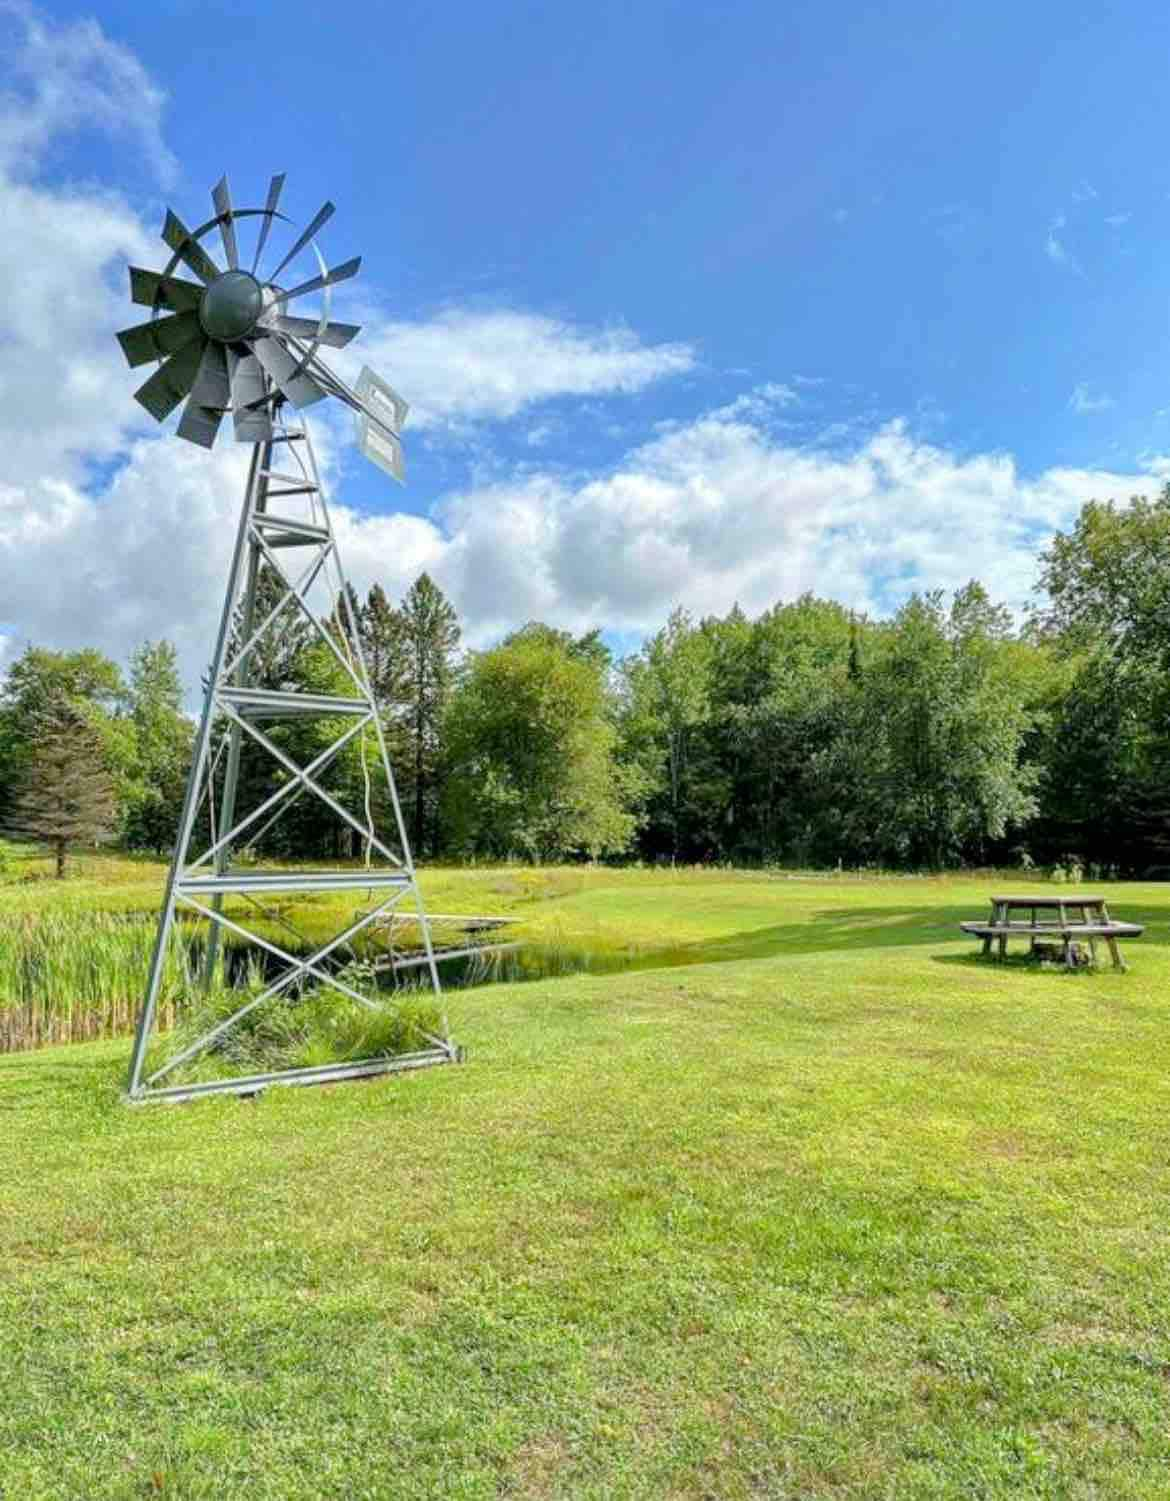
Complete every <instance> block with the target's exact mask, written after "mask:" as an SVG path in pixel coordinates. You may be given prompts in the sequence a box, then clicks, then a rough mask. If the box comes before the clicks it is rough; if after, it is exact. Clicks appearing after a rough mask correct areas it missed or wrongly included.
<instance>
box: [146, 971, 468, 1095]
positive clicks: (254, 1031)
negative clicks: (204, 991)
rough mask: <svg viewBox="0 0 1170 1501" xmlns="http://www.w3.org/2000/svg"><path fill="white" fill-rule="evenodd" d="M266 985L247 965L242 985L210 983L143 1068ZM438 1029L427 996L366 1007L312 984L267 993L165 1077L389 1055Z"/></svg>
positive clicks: (425, 1043)
mask: <svg viewBox="0 0 1170 1501" xmlns="http://www.w3.org/2000/svg"><path fill="white" fill-rule="evenodd" d="M343 977H344V972H343ZM266 983H267V982H266V980H265V979H264V977H263V975H262V974H261V972H260V971H259V970H258V969H253V970H252V972H251V974H250V976H249V978H248V981H247V984H246V985H245V986H244V987H243V988H242V989H240V988H236V987H234V986H228V985H224V984H222V983H220V984H219V985H217V986H216V987H215V988H214V989H213V991H212V992H211V993H210V994H209V995H208V996H207V997H206V998H205V999H204V1000H203V1001H202V1003H201V1004H199V1005H197V1006H194V1007H192V1008H191V1009H189V1010H188V1011H187V1012H185V1013H184V1015H183V1017H182V1020H181V1023H180V1025H179V1026H178V1027H176V1028H175V1030H174V1031H173V1032H171V1033H170V1034H168V1035H167V1036H165V1037H162V1038H160V1039H159V1040H158V1041H156V1042H155V1044H154V1046H153V1049H152V1051H151V1054H150V1058H149V1061H148V1064H147V1072H148V1073H149V1072H150V1071H151V1070H152V1069H155V1068H159V1067H161V1065H162V1064H163V1062H164V1061H166V1060H167V1059H168V1058H173V1057H176V1056H177V1055H178V1054H179V1053H180V1052H181V1051H182V1050H183V1049H184V1048H185V1047H187V1046H188V1045H189V1044H191V1043H194V1042H195V1041H196V1040H198V1039H199V1038H201V1037H203V1036H204V1035H205V1034H206V1033H207V1032H209V1031H210V1030H211V1029H212V1028H213V1027H215V1026H217V1025H218V1024H219V1023H221V1022H224V1021H226V1020H228V1018H229V1017H231V1016H233V1015H234V1014H235V1012H236V1011H238V1010H239V1009H240V1008H241V1006H243V1005H245V1004H246V1002H247V1000H248V996H249V993H251V994H252V995H258V994H259V993H260V992H262V991H263V989H264V988H265V985H266ZM441 1028H442V1022H441V1018H440V1015H439V1009H438V1007H437V1006H436V1005H435V1004H434V1002H433V1001H432V1000H431V999H430V998H429V996H428V997H427V998H426V999H414V998H408V999H404V1000H402V1001H401V1002H399V1001H398V999H397V998H396V997H388V998H387V1001H386V1004H384V1005H382V1006H380V1007H378V1008H377V1009H371V1008H370V1007H368V1006H363V1005H361V1004H360V1003H359V1002H358V1001H355V1000H353V999H351V998H350V997H348V996H346V995H344V994H342V993H341V992H340V991H337V990H334V989H332V988H331V987H329V986H319V987H317V988H315V989H314V990H312V991H310V992H308V993H306V994H305V995H301V996H292V997H290V996H288V995H284V994H282V995H276V996H271V997H269V998H268V999H267V1000H265V1001H261V1002H260V1004H259V1005H257V1006H253V1008H252V1009H251V1010H250V1011H249V1012H248V1013H247V1014H246V1015H245V1016H243V1017H241V1018H240V1020H239V1021H238V1022H235V1023H233V1025H232V1026H230V1027H229V1028H227V1030H226V1031H224V1032H223V1033H222V1034H221V1035H220V1036H219V1037H218V1038H217V1039H216V1040H215V1042H214V1043H213V1044H212V1045H211V1046H210V1047H209V1048H208V1049H207V1050H206V1051H205V1052H203V1053H200V1054H199V1055H197V1056H196V1057H195V1058H193V1059H191V1060H190V1062H189V1063H185V1064H180V1065H179V1066H178V1067H177V1068H175V1069H173V1070H172V1071H171V1072H170V1073H169V1074H167V1076H166V1082H167V1083H168V1084H178V1083H195V1082H199V1081H200V1080H203V1079H220V1078H230V1077H231V1076H232V1075H246V1074H256V1073H277V1072H280V1071H281V1070H284V1069H291V1068H312V1067H317V1066H319V1065H322V1064H327V1063H351V1062H357V1061H359V1060H362V1059H366V1058H389V1057H397V1056H399V1055H401V1054H403V1053H416V1052H420V1051H422V1050H423V1049H424V1048H427V1047H430V1046H433V1043H432V1041H431V1040H430V1039H433V1038H434V1037H436V1036H438V1035H439V1033H440V1032H441ZM428 1034H429V1036H428Z"/></svg>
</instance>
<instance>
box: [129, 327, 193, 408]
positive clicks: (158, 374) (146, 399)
mask: <svg viewBox="0 0 1170 1501" xmlns="http://www.w3.org/2000/svg"><path fill="white" fill-rule="evenodd" d="M202 358H203V343H202V340H201V339H192V340H191V342H190V343H189V344H185V345H184V346H183V348H182V349H180V350H179V351H178V353H177V354H173V355H171V357H170V359H169V360H167V362H166V364H165V365H160V366H159V367H158V369H157V370H156V371H155V372H154V374H153V375H152V376H151V377H150V379H149V380H148V381H147V382H146V383H145V384H144V385H141V386H139V388H138V390H137V391H135V393H134V399H135V400H136V401H139V402H141V403H142V405H143V406H144V407H145V408H146V410H147V411H148V412H149V413H150V415H151V416H152V417H154V418H155V419H156V420H157V421H159V422H161V421H162V420H163V418H164V417H166V416H167V415H168V414H169V413H171V412H173V411H174V409H175V408H176V407H177V406H178V404H179V402H181V401H182V399H183V397H184V396H186V394H187V392H188V391H190V389H191V387H192V386H193V385H194V384H195V376H196V374H197V373H198V370H199V362H200V360H202Z"/></svg>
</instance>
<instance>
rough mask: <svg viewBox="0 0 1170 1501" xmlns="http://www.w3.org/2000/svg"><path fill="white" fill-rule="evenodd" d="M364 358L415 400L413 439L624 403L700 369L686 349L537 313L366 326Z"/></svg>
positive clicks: (461, 312)
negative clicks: (548, 410)
mask: <svg viewBox="0 0 1170 1501" xmlns="http://www.w3.org/2000/svg"><path fill="white" fill-rule="evenodd" d="M361 357H362V359H363V360H365V361H366V362H367V363H369V364H370V365H372V366H373V367H374V369H376V370H384V371H385V372H386V374H387V377H388V378H389V379H390V380H391V381H392V382H393V383H394V384H395V385H396V386H399V387H401V389H402V390H403V391H407V392H409V393H410V401H411V417H410V423H411V427H412V428H414V429H415V430H418V429H425V428H435V427H440V426H452V425H453V426H459V425H460V424H463V423H466V422H469V421H470V422H474V421H480V420H493V419H494V420H500V419H506V418H510V417H515V416H516V415H518V414H519V413H520V412H522V411H524V410H525V409H526V408H527V407H530V406H534V405H536V404H537V403H539V402H543V401H548V400H550V399H551V398H553V397H557V396H606V395H614V394H621V395H628V394H630V393H632V392H635V391H641V390H642V389H643V388H644V387H646V386H648V385H650V384H651V383H652V382H654V381H657V380H662V379H664V378H666V377H669V376H674V375H681V374H684V373H685V372H686V371H688V370H691V369H693V368H694V364H695V353H694V350H693V349H692V348H691V347H690V345H688V344H653V345H647V344H643V343H642V342H641V341H640V340H639V339H638V338H637V336H636V335H635V334H633V333H632V332H631V331H630V330H629V329H627V328H607V329H591V328H581V327H578V326H576V325H574V324H571V323H565V322H562V321H560V320H558V319H554V318H547V317H544V316H542V315H540V314H536V313H527V312H519V311H511V310H506V309H497V310H495V311H486V312H485V311H469V310H466V309H459V308H450V309H448V310H446V311H444V312H441V313H439V314H438V315H437V316H436V317H434V318H431V319H428V320H425V321H420V322H409V323H388V322H384V321H381V320H379V319H378V318H377V317H374V318H370V319H367V321H366V324H365V326H364V328H363V336H362V345H361Z"/></svg>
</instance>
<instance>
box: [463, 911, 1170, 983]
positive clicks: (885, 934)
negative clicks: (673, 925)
mask: <svg viewBox="0 0 1170 1501" xmlns="http://www.w3.org/2000/svg"><path fill="white" fill-rule="evenodd" d="M980 915H981V914H980ZM1124 915H1125V919H1126V920H1127V921H1135V922H1140V923H1143V924H1145V926H1146V934H1145V936H1144V937H1143V938H1142V939H1141V940H1139V941H1140V942H1141V943H1142V944H1143V945H1150V944H1153V945H1154V946H1155V947H1162V946H1164V945H1165V944H1166V943H1167V942H1170V926H1167V925H1166V923H1165V913H1164V912H1163V911H1162V910H1161V909H1159V908H1148V907H1147V908H1139V907H1129V906H1127V907H1126V910H1125V914H1124ZM975 916H976V914H975V913H973V912H972V910H971V906H970V904H967V905H964V906H949V907H926V908H923V907H909V906H908V907H901V908H897V907H895V908H891V907H842V908H835V909H830V910H828V911H825V912H820V913H817V914H816V915H814V916H811V917H807V918H803V919H802V920H801V921H800V922H794V923H776V924H770V925H769V926H767V927H763V928H749V929H744V930H742V931H740V932H736V933H727V934H724V935H723V936H721V937H719V938H711V939H701V940H698V941H697V942H694V943H687V944H678V945H663V946H660V947H655V948H646V949H642V950H639V949H638V948H637V946H636V945H631V946H629V947H621V946H617V945H615V946H612V947H609V948H606V947H604V946H594V947H590V946H589V945H588V944H585V943H580V944H578V943H574V942H572V941H569V942H567V943H565V944H563V945H562V944H555V943H550V944H529V945H526V946H525V948H524V950H523V951H522V952H521V953H520V954H517V955H515V956H513V957H512V959H511V960H510V961H509V960H507V959H505V960H504V961H503V962H501V963H500V964H499V965H498V966H495V967H494V968H493V970H492V972H491V973H488V974H485V975H483V976H482V977H475V978H473V977H468V978H467V979H465V981H464V983H469V982H470V983H476V978H483V979H490V980H499V981H508V980H527V979H531V980H537V979H550V978H554V977H556V976H557V975H567V974H580V973H583V972H584V973H591V974H619V973H629V972H631V971H638V970H650V969H673V968H685V967H689V966H693V965H698V964H722V963H728V962H731V961H735V960H745V959H771V958H777V957H781V956H783V955H792V956H794V957H795V956H798V955H806V954H822V953H860V952H866V951H871V950H874V949H882V948H889V949H900V948H912V947H921V946H925V945H929V946H931V947H938V946H940V945H942V944H952V943H957V942H960V941H963V942H967V943H969V944H971V947H972V952H971V953H968V954H945V955H944V954H938V955H933V956H932V957H933V958H935V959H937V960H938V961H939V962H940V963H950V964H963V965H972V964H990V963H998V962H999V961H998V960H991V959H984V957H983V955H982V954H981V953H980V951H979V941H978V940H977V939H974V938H968V937H967V935H965V934H964V933H962V931H961V930H960V927H959V924H960V923H961V922H964V921H967V920H970V919H972V918H974V917H975ZM1018 941H1022V940H1018ZM1007 964H1008V967H1010V968H1011V969H1013V970H1014V969H1017V968H1020V969H1024V970H1027V971H1029V972H1032V971H1035V972H1037V973H1041V972H1046V971H1041V969H1040V966H1039V965H1037V964H1036V963H1035V962H1034V961H1032V960H1030V959H1029V958H1028V957H1027V955H1026V954H1022V953H1021V954H1019V955H1014V954H1013V955H1011V956H1010V957H1009V959H1008V961H1007ZM1106 967H1108V966H1107V964H1106V963H1105V962H1102V963H1100V964H1099V965H1098V966H1097V969H1098V971H1099V970H1100V969H1103V968H1106ZM1056 968H1059V966H1057V967H1056ZM1089 972H1092V971H1089Z"/></svg>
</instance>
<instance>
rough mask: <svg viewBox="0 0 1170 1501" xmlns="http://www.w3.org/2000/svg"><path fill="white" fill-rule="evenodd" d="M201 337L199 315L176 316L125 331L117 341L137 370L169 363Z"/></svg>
mask: <svg viewBox="0 0 1170 1501" xmlns="http://www.w3.org/2000/svg"><path fill="white" fill-rule="evenodd" d="M201 336H202V329H201V328H200V326H199V314H198V313H173V314H172V315H171V316H170V317H169V318H153V319H151V321H150V322H149V323H139V324H136V325H135V327H134V328H124V329H123V330H122V332H121V333H120V334H118V335H117V339H118V343H119V344H121V346H122V353H123V354H124V355H125V356H126V363H127V364H128V365H129V366H130V368H131V369H132V370H133V369H134V367H135V366H136V365H145V364H148V363H149V362H150V361H151V360H162V359H165V358H166V357H167V355H168V354H175V353H176V352H177V351H178V350H180V349H182V348H183V347H184V345H186V344H189V343H190V342H191V340H192V339H198V338H200V337H201Z"/></svg>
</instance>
